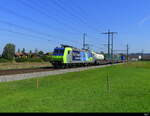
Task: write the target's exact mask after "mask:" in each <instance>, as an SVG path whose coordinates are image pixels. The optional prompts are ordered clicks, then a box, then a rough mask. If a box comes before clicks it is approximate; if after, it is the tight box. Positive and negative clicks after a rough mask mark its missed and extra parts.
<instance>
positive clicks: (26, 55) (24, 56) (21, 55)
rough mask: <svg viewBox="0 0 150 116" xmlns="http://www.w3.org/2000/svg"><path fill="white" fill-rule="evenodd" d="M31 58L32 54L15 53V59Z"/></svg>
mask: <svg viewBox="0 0 150 116" xmlns="http://www.w3.org/2000/svg"><path fill="white" fill-rule="evenodd" d="M29 56H30V53H21V52H20V53H19V52H16V53H15V57H16V58H27V57H29Z"/></svg>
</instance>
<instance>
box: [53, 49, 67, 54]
mask: <svg viewBox="0 0 150 116" xmlns="http://www.w3.org/2000/svg"><path fill="white" fill-rule="evenodd" d="M53 55H64V49H55V50H54V52H53Z"/></svg>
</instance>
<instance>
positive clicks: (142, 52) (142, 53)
mask: <svg viewBox="0 0 150 116" xmlns="http://www.w3.org/2000/svg"><path fill="white" fill-rule="evenodd" d="M143 56H144V49H142V51H141V60H143Z"/></svg>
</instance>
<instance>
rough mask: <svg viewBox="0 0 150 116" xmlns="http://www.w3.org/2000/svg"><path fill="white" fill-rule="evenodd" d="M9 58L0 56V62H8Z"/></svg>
mask: <svg viewBox="0 0 150 116" xmlns="http://www.w3.org/2000/svg"><path fill="white" fill-rule="evenodd" d="M10 61H11V60H8V59H5V58H0V63H5V62H10Z"/></svg>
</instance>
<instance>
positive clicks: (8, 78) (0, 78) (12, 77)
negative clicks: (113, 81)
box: [0, 64, 116, 82]
mask: <svg viewBox="0 0 150 116" xmlns="http://www.w3.org/2000/svg"><path fill="white" fill-rule="evenodd" d="M113 65H116V64H113ZM108 66H111V65H110V64H109V65H101V66H91V67H81V68H72V69H62V70H54V71H44V72H34V73H25V74H15V75H3V76H0V82H8V81H14V80H23V79H29V78H36V77H43V76H48V75H58V74H64V73H67V72H78V71H83V70H88V69H93V68H102V67H108Z"/></svg>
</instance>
